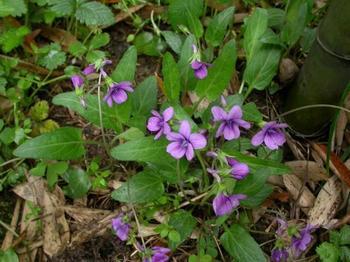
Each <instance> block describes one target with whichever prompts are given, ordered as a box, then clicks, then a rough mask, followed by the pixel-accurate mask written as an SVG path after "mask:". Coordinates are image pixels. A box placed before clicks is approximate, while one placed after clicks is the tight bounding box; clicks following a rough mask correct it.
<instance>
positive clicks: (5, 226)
mask: <svg viewBox="0 0 350 262" xmlns="http://www.w3.org/2000/svg"><path fill="white" fill-rule="evenodd" d="M0 225H1V226H3V227H4V228H5V229H6V230H8V231H10V232H11V233H12V235H14V236H15V237H17V238H18V237H19V235H18V234H17V233H16V231H14V230H13V229H12V228H11V227H10V226H9V225H7V224H6V223H5V222H3V221H2V220H1V219H0Z"/></svg>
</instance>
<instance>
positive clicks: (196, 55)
mask: <svg viewBox="0 0 350 262" xmlns="http://www.w3.org/2000/svg"><path fill="white" fill-rule="evenodd" d="M192 49H193V56H192V61H191V67H192V69H193V72H194V76H195V77H196V78H197V79H204V78H206V77H207V75H208V67H210V66H211V64H209V63H205V62H202V61H201V59H200V52H199V50H198V49H197V47H196V46H195V45H192Z"/></svg>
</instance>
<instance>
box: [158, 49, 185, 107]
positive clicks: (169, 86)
mask: <svg viewBox="0 0 350 262" xmlns="http://www.w3.org/2000/svg"><path fill="white" fill-rule="evenodd" d="M162 74H163V78H164V91H165V95H166V96H167V98H168V99H169V100H170V101H173V102H178V101H179V96H180V90H181V85H180V81H179V79H180V72H179V69H178V68H177V65H176V62H175V60H174V58H173V56H172V55H171V54H170V53H165V55H164V57H163V66H162Z"/></svg>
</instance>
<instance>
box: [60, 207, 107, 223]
mask: <svg viewBox="0 0 350 262" xmlns="http://www.w3.org/2000/svg"><path fill="white" fill-rule="evenodd" d="M62 209H63V210H64V211H65V212H66V213H67V215H69V216H70V217H72V218H73V219H74V220H75V221H76V222H78V223H81V224H88V223H90V222H91V221H93V220H95V221H96V220H101V219H102V218H104V217H106V216H108V215H109V214H111V213H112V212H111V211H109V210H102V209H91V208H86V207H77V206H63V207H62Z"/></svg>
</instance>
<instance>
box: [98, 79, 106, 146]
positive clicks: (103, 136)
mask: <svg viewBox="0 0 350 262" xmlns="http://www.w3.org/2000/svg"><path fill="white" fill-rule="evenodd" d="M101 80H102V75H101V74H100V75H99V77H98V83H97V95H98V113H99V118H100V127H101V134H102V140H103V144H104V147H105V149H106V150H107V148H108V146H107V142H106V137H105V131H104V129H103V120H102V105H101Z"/></svg>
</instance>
